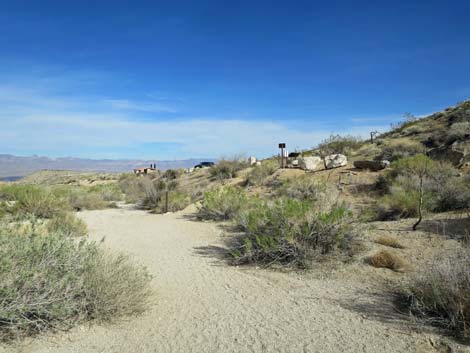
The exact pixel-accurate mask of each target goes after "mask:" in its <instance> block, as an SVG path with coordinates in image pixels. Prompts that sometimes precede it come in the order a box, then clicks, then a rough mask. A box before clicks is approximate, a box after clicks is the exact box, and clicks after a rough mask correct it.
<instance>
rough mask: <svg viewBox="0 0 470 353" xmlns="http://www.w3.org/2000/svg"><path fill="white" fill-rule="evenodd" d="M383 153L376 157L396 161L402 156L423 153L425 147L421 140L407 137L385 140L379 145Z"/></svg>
mask: <svg viewBox="0 0 470 353" xmlns="http://www.w3.org/2000/svg"><path fill="white" fill-rule="evenodd" d="M379 147H380V149H381V150H382V153H380V155H378V156H377V157H376V159H377V160H388V161H391V162H392V161H396V160H398V159H400V158H405V157H411V156H414V155H417V154H423V153H424V152H425V147H424V145H423V144H421V143H420V142H417V141H414V140H410V139H407V138H401V139H393V140H383V141H382V142H381V144H380V145H379Z"/></svg>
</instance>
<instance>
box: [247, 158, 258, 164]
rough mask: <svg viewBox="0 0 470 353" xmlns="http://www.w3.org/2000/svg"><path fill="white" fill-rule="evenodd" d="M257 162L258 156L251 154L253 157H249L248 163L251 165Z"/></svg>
mask: <svg viewBox="0 0 470 353" xmlns="http://www.w3.org/2000/svg"><path fill="white" fill-rule="evenodd" d="M256 162H257V160H256V157H254V156H251V157H249V158H248V164H249V165H255V164H256Z"/></svg>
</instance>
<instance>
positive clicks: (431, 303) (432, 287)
mask: <svg viewBox="0 0 470 353" xmlns="http://www.w3.org/2000/svg"><path fill="white" fill-rule="evenodd" d="M469 293H470V252H469V251H468V249H467V250H458V251H455V252H453V253H451V254H450V255H448V256H446V257H445V258H441V259H436V260H434V262H433V263H431V264H430V265H429V267H427V268H425V269H423V270H422V271H420V272H418V273H417V274H415V275H414V276H413V277H412V278H411V279H410V281H408V283H406V284H405V285H404V286H402V287H401V288H400V289H399V298H401V303H405V304H406V305H408V307H409V309H410V311H411V313H413V314H414V315H416V316H417V317H419V318H421V319H423V320H424V321H427V322H429V323H431V324H437V325H440V326H443V327H445V328H448V329H450V330H452V331H453V332H454V333H455V334H456V335H457V336H460V337H465V338H467V339H468V338H470V295H469Z"/></svg>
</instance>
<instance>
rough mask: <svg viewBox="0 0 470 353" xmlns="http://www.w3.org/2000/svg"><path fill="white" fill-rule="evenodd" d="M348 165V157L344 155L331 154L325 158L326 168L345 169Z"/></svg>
mask: <svg viewBox="0 0 470 353" xmlns="http://www.w3.org/2000/svg"><path fill="white" fill-rule="evenodd" d="M347 164H348V157H346V156H345V155H344V154H331V155H329V156H326V157H325V168H326V169H333V168H339V167H344V166H345V165H347Z"/></svg>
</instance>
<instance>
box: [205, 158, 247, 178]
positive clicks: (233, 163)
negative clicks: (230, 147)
mask: <svg viewBox="0 0 470 353" xmlns="http://www.w3.org/2000/svg"><path fill="white" fill-rule="evenodd" d="M247 167H248V163H247V162H246V161H244V160H241V159H236V158H235V159H233V160H227V159H222V160H221V161H219V162H217V164H215V165H213V166H212V167H210V169H209V174H210V175H211V176H212V177H213V178H215V179H217V180H225V179H232V178H235V177H236V176H237V175H238V172H239V171H240V170H242V169H245V168H247Z"/></svg>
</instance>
